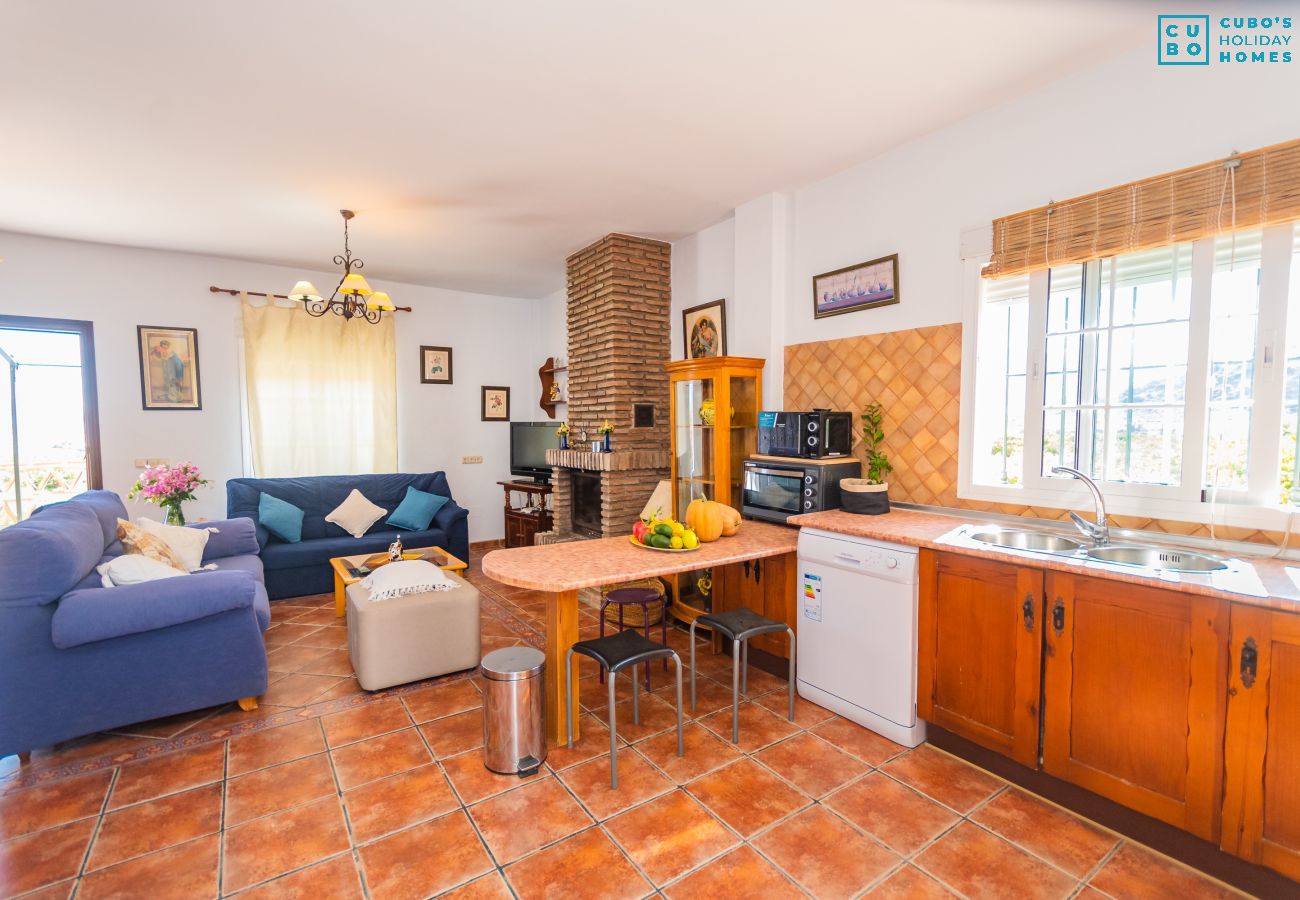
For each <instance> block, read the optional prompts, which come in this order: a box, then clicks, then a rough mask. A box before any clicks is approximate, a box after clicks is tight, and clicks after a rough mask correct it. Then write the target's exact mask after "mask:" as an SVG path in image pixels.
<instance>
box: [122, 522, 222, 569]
mask: <svg viewBox="0 0 1300 900" xmlns="http://www.w3.org/2000/svg"><path fill="white" fill-rule="evenodd" d="M135 523H136V524H137V525H139V526H140V527H141V528H143V529H144V530H145V533H146V534H152V535H153V536H154V537H156V538H158V539H159V540H160V541H162V542H163V543H164V544H166V545H167V546H168V547H170V548H171V551H172V553H175V554H176V556H177V557H178V558H179V559H180V561H181V562H182V563H183V564H184V565H185V568H186V569H188V570H189V571H191V572H195V571H198V570H199V569H201V568H203V548H204V547H206V546H207V545H208V532H209V531H216V530H217V529H215V528H185V527H184V526H181V525H165V524H163V523H162V522H155V521H154V520H153V519H136V522H135Z"/></svg>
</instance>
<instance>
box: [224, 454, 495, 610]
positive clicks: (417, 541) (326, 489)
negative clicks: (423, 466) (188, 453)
mask: <svg viewBox="0 0 1300 900" xmlns="http://www.w3.org/2000/svg"><path fill="white" fill-rule="evenodd" d="M408 486H409V487H414V488H415V489H416V490H417V491H426V492H428V493H430V494H440V495H441V496H443V497H446V498H447V499H448V502H447V503H446V504H444V505H443V507H442V508H441V509H440V510H438V514H437V515H436V516H434V517H433V521H432V522H430V523H429V528H428V530H426V531H400V530H398V529H395V528H393V526H391V525H387V524H385V522H384V520H385V519H387V518H388V515H391V514H392V512H393V510H395V509H397V505H398V504H399V503H401V502H402V498H403V497H405V496H406V489H407V487H408ZM353 488H356V489H357V490H359V491H361V493H363V494H365V495H366V499H367V500H369V501H370V502H371V503H374V504H376V505H378V506H382V507H383V508H384V509H386V510H388V515H385V516H381V517H380V519H379V521H378V522H376V523H375V524H374V525H372V526H371V527H370V530H369V531H367V532H366V533H365V535H363V536H362V537H359V538H354V537H353V536H352V535H350V534H348V533H347V532H346V531H344V530H343V529H342V528H340V527H339V526H337V525H335V524H334V523H333V522H326V521H325V517H326V516H328V515H329V514H330V513H331V512H332V511H333V510H334V508H335V507H337V506H338V505H339V504H340V503H342V502H343V501H344V500H345V499H347V496H348V494H350V493H351V492H352V489H353ZM263 493H267V494H270V495H271V496H272V497H276V498H278V499H280V500H284V501H286V502H288V503H292V504H293V505H294V506H296V507H298V508H299V509H301V510H302V511H303V520H302V540H301V541H299V542H298V543H296V544H288V543H285V542H284V541H282V540H280V539H279V538H277V537H275V536H274V535H272V534H271V533H270V532H268V531H267V530H266V529H265V528H263V527H262V525H261V523H260V522H259V521H258V516H257V504H258V501H259V500H260V499H261V495H262V494H263ZM226 515H227V516H228V517H230V518H232V519H233V518H235V517H237V516H238V517H243V516H247V517H248V518H250V519H252V520H253V521H254V522H256V523H257V542H258V544H260V545H261V548H262V553H261V555H262V565H263V567H264V568H265V570H266V591H267V593H268V594H269V595H270V597H271V599H272V600H279V599H281V598H283V597H299V596H302V595H304V594H324V593H328V592H330V591H332V590H334V572H333V570H332V569H330V565H329V561H330V559H331V558H333V557H335V556H353V555H355V554H358V553H378V552H380V551H381V550H386V549H388V545H389V544H391V543H392V542H393V540H394V539H395V538H396V537H397V536H398V535H399V534H400V535H401V536H402V543H403V544H404V545H405V546H407V547H441V548H442V549H444V550H446V551H447V552H448V553H450V554H451V555H452V556H455V557H458V558H460V559H463V560H465V561H466V562H468V561H469V513H468V512H467V511H466V510H464V509H462V508H461V507H459V506H457V505H456V501H455V500H453V499H451V488H450V487H448V485H447V476H446V475H445V474H443V473H442V472H428V473H425V474H422V475H405V474H392V475H317V476H314V477H308V478H232V479H230V480H229V481H227V482H226Z"/></svg>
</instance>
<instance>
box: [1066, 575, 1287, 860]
mask: <svg viewBox="0 0 1300 900" xmlns="http://www.w3.org/2000/svg"><path fill="white" fill-rule="evenodd" d="M1228 618H1229V604H1228V603H1227V602H1225V601H1223V600H1218V599H1214V598H1210V597H1201V596H1196V595H1190V594H1183V593H1175V592H1173V591H1166V590H1160V589H1158V588H1148V587H1143V586H1139V585H1134V584H1128V583H1122V582H1118V581H1114V580H1109V579H1102V578H1092V577H1086V576H1080V575H1074V574H1067V573H1061V572H1050V573H1048V574H1047V610H1046V616H1045V620H1044V626H1045V630H1046V631H1045V633H1046V639H1045V642H1044V648H1045V650H1044V652H1045V654H1046V656H1045V660H1044V664H1043V706H1044V713H1043V716H1044V718H1043V769H1044V770H1045V771H1047V772H1048V773H1050V774H1052V775H1055V776H1056V777H1058V778H1062V779H1064V780H1066V781H1070V782H1073V783H1074V784H1077V785H1079V786H1081V787H1084V788H1087V789H1088V790H1090V791H1093V792H1095V793H1098V794H1101V795H1102V796H1105V797H1109V798H1111V799H1112V800H1115V801H1116V802H1119V803H1122V804H1124V805H1125V806H1128V807H1130V808H1132V809H1136V810H1138V811H1139V812H1143V813H1146V814H1147V815H1149V816H1153V817H1154V818H1157V819H1161V820H1163V821H1165V822H1168V823H1170V824H1171V825H1176V826H1177V827H1179V828H1182V829H1184V830H1186V831H1190V832H1191V833H1193V834H1196V835H1198V836H1200V837H1203V838H1206V839H1209V840H1214V839H1215V838H1216V837H1217V834H1218V828H1219V822H1220V812H1221V806H1220V800H1221V797H1222V788H1223V733H1224V732H1223V729H1224V719H1225V715H1226V705H1227V704H1226V701H1227V697H1226V689H1225V685H1226V683H1227V674H1228V673H1227V669H1228V664H1227V657H1228V654H1227V646H1228ZM1296 746H1297V748H1300V743H1298V744H1297V745H1296Z"/></svg>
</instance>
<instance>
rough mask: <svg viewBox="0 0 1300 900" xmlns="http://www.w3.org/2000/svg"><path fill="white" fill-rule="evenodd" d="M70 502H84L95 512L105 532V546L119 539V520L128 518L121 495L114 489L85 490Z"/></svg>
mask: <svg viewBox="0 0 1300 900" xmlns="http://www.w3.org/2000/svg"><path fill="white" fill-rule="evenodd" d="M68 502H69V503H84V504H85V505H86V507H87V508H88V509H89V510H90V511H91V512H93V513H94V514H95V518H97V519H99V527H100V528H101V529H102V530H103V532H104V544H105V546H107V545H108V544H111V543H113V542H114V541H116V540H117V520H118V519H125V518H127V514H126V507H125V506H124V505H123V504H122V498H121V497H119V496H118V495H117V494H115V493H113V492H112V491H85V492H84V493H81V494H78V495H77V496H75V497H73V498H72V499H71V500H69V501H68Z"/></svg>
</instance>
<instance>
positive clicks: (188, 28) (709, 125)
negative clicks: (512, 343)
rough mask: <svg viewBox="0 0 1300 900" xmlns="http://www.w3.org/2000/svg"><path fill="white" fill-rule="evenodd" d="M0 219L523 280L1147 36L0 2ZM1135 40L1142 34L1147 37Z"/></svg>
mask: <svg viewBox="0 0 1300 900" xmlns="http://www.w3.org/2000/svg"><path fill="white" fill-rule="evenodd" d="M4 13H5V15H4V23H3V27H2V28H0V64H2V65H3V67H4V73H5V74H4V76H3V77H2V78H0V135H3V138H2V139H0V229H5V230H11V231H23V232H32V233H36V234H45V235H55V236H59V237H69V238H79V239H84V240H92V241H103V242H108V243H115V244H127V245H132V246H143V247H156V248H164V249H173V250H185V251H193V252H199V253H208V254H215V255H220V256H229V257H235V258H240V259H249V260H258V261H264V262H274V263H286V264H292V265H295V266H303V267H307V266H310V267H313V268H318V269H319V268H328V267H329V264H330V258H331V257H332V256H333V254H335V253H336V252H338V251H339V250H340V249H341V246H340V245H341V235H340V233H339V232H340V227H341V223H340V220H339V218H338V214H337V212H336V210H337V209H338V208H339V207H343V206H347V207H351V208H353V209H355V210H356V211H357V218H356V219H355V220H354V221H353V223H352V224H353V239H352V246H353V250H354V252H356V253H357V254H358V255H360V256H362V257H363V258H365V260H366V262H367V269H366V271H367V273H368V274H369V275H371V276H372V277H376V278H387V279H394V280H399V281H407V282H413V283H417V284H431V285H439V286H444V287H454V288H461V289H467V290H476V291H484V292H489V293H499V294H507V295H517V296H540V295H542V294H544V293H547V292H549V291H551V290H554V289H556V288H558V287H559V286H561V284H562V273H563V259H564V257H565V256H566V255H567V254H568V253H571V252H572V251H574V250H576V249H578V248H580V247H582V246H584V245H586V244H587V243H589V242H590V241H592V240H594V239H596V238H598V237H600V236H601V235H603V234H605V233H607V232H609V231H625V232H631V233H635V234H643V235H648V236H652V237H658V238H663V239H667V240H671V239H674V238H677V237H680V236H682V235H684V234H689V233H691V232H693V231H696V230H698V229H700V228H702V227H705V226H707V225H710V224H712V223H714V222H716V221H719V220H720V219H722V218H724V217H725V216H726V215H727V214H728V212H729V211H730V210H731V209H732V208H733V207H735V206H736V205H738V204H740V203H743V202H745V201H746V200H749V199H752V198H754V197H756V196H759V195H761V194H764V193H767V192H769V191H772V190H781V189H786V188H790V187H794V186H797V185H800V184H803V183H807V182H809V181H813V180H816V179H818V178H821V177H824V176H826V175H829V174H831V173H833V172H836V171H839V170H841V169H844V168H847V167H848V166H851V165H853V164H854V163H856V162H860V161H862V160H864V159H867V158H869V157H871V156H873V155H876V154H878V153H880V152H881V151H883V150H885V149H887V148H889V147H891V146H894V145H897V144H899V143H901V142H902V141H905V140H907V139H908V138H910V137H913V136H915V135H918V134H921V133H924V132H926V131H930V130H933V129H935V128H937V127H940V126H942V125H944V124H946V123H948V122H951V121H953V120H955V119H958V118H960V117H963V116H965V115H968V114H970V113H972V112H974V111H976V110H978V109H981V108H984V107H987V106H989V105H992V104H994V103H997V102H1000V101H1003V100H1005V99H1007V98H1009V97H1012V96H1015V95H1017V94H1020V93H1023V92H1026V91H1029V90H1032V89H1033V88H1035V87H1037V86H1039V85H1041V84H1044V83H1046V82H1048V81H1051V80H1053V79H1055V78H1059V77H1060V76H1061V75H1063V74H1065V73H1066V72H1068V71H1070V70H1072V69H1078V68H1081V67H1084V66H1086V65H1088V64H1090V63H1091V62H1095V61H1097V60H1100V59H1101V58H1104V57H1106V56H1109V55H1112V54H1114V53H1116V52H1121V51H1123V50H1126V49H1128V48H1129V47H1132V46H1135V45H1138V44H1141V43H1142V42H1144V41H1151V40H1153V39H1154V37H1155V22H1154V16H1153V14H1152V13H1151V11H1150V7H1148V6H1146V5H1145V4H1142V5H1138V4H1132V3H1120V2H1113V3H1111V2H1098V0H1091V2H1082V0H1078V2H1052V3H1046V2H1030V0H979V2H962V0H907V2H901V0H891V2H880V0H834V2H832V0H804V2H803V3H795V2H790V0H657V2H654V3H644V2H642V3H638V2H631V0H496V2H484V0H457V2H448V0H372V2H369V3H364V2H339V0H224V2H177V0H156V2H154V0H118V2H113V3H103V2H94V0H80V2H50V0H7V2H6V3H5V4H4ZM1152 53H1153V54H1154V49H1153V50H1152Z"/></svg>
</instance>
